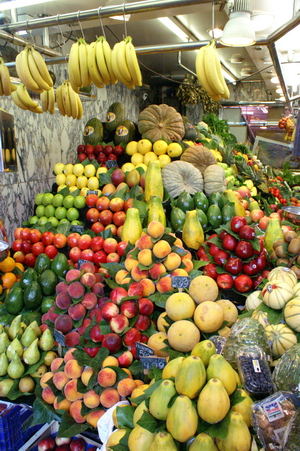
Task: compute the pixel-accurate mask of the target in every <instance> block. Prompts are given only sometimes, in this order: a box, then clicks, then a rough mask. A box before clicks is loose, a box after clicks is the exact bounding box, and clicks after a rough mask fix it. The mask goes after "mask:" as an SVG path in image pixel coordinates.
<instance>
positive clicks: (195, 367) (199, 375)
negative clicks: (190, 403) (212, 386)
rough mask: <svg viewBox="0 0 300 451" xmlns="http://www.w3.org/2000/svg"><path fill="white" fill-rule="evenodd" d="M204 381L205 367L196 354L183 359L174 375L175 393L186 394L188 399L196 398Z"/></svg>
mask: <svg viewBox="0 0 300 451" xmlns="http://www.w3.org/2000/svg"><path fill="white" fill-rule="evenodd" d="M205 381H206V372H205V367H204V364H203V362H202V360H201V359H200V357H197V356H189V357H187V358H185V359H184V361H183V362H182V364H181V365H180V367H179V370H178V372H177V374H176V377H175V387H176V391H177V393H179V394H180V395H186V396H188V397H189V398H190V399H194V398H196V396H197V395H198V394H199V393H200V390H201V388H202V387H203V385H204V384H205Z"/></svg>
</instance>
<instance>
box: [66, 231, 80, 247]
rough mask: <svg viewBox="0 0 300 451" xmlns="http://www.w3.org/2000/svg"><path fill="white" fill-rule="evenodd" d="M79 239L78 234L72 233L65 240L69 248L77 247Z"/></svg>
mask: <svg viewBox="0 0 300 451" xmlns="http://www.w3.org/2000/svg"><path fill="white" fill-rule="evenodd" d="M79 238H80V235H79V233H77V232H74V233H70V235H69V236H68V238H67V243H68V246H69V247H76V246H78V240H79Z"/></svg>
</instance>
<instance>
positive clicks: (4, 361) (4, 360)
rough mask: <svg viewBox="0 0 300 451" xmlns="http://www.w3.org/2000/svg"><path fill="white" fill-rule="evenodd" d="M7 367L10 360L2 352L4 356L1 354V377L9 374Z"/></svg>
mask: <svg viewBox="0 0 300 451" xmlns="http://www.w3.org/2000/svg"><path fill="white" fill-rule="evenodd" d="M7 367H8V358H7V357H6V354H5V352H2V354H0V376H5V374H6V373H7Z"/></svg>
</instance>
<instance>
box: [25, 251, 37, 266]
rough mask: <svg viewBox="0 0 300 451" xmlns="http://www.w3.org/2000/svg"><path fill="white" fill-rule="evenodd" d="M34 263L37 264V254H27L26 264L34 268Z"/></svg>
mask: <svg viewBox="0 0 300 451" xmlns="http://www.w3.org/2000/svg"><path fill="white" fill-rule="evenodd" d="M34 264H35V256H34V255H33V254H32V253H30V254H27V255H25V259H24V265H25V266H29V267H30V268H33V267H34Z"/></svg>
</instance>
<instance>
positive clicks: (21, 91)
mask: <svg viewBox="0 0 300 451" xmlns="http://www.w3.org/2000/svg"><path fill="white" fill-rule="evenodd" d="M16 92H17V94H18V97H19V99H20V100H21V102H22V103H23V104H24V105H25V106H26V107H27V108H28V109H35V108H37V107H38V106H39V105H38V103H37V102H35V101H34V100H33V99H32V98H31V97H30V95H29V94H28V91H27V89H26V87H25V86H24V85H23V84H21V85H19V86H18V87H17V91H16Z"/></svg>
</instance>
